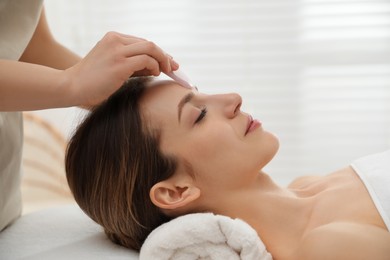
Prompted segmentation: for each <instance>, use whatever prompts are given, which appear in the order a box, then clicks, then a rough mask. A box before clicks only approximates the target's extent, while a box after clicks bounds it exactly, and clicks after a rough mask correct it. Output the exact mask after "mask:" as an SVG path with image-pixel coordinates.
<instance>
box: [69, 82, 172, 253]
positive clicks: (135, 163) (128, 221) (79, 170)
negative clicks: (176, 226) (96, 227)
mask: <svg viewBox="0 0 390 260" xmlns="http://www.w3.org/2000/svg"><path fill="white" fill-rule="evenodd" d="M148 82H149V79H148V78H145V77H142V78H132V79H129V80H128V81H127V82H125V84H124V85H123V86H122V87H121V88H120V89H119V90H118V91H117V92H116V93H114V94H113V95H112V96H111V97H109V98H108V99H107V100H106V101H105V102H104V103H102V104H101V105H99V106H98V107H96V108H95V109H94V110H93V111H92V112H91V113H90V114H89V115H88V116H87V118H86V119H85V120H84V121H83V123H81V125H80V126H79V127H78V129H77V131H76V132H75V134H74V135H73V137H72V138H71V140H70V143H69V144H68V148H67V153H66V158H65V167H66V176H67V179H68V183H69V186H70V189H71V191H72V193H73V195H74V197H75V199H76V201H77V203H78V204H79V206H80V207H81V209H82V210H83V211H84V212H85V213H86V214H87V215H88V216H90V217H91V218H92V219H93V220H94V221H96V222H97V223H98V224H100V225H102V226H103V228H104V231H105V233H106V234H107V235H108V237H109V238H110V239H111V240H112V241H113V242H115V243H117V244H120V245H123V246H125V247H129V248H132V249H135V250H139V249H140V248H141V245H142V243H143V242H144V240H145V239H146V237H147V236H148V234H149V233H150V232H151V231H152V230H153V229H154V228H156V227H157V226H159V225H161V224H162V223H164V222H167V221H169V217H167V216H165V215H164V214H163V213H162V212H161V211H160V210H159V209H158V208H157V207H156V206H155V205H154V204H153V203H152V202H151V200H150V197H149V191H150V189H151V187H152V186H153V185H154V184H155V183H157V182H159V181H162V180H165V179H168V178H169V177H171V176H172V175H173V174H174V172H175V170H176V167H177V163H176V160H175V159H174V158H171V157H168V156H165V155H163V154H162V153H161V152H160V150H159V142H158V132H153V131H151V130H148V129H147V128H148V127H147V126H146V125H145V122H144V123H143V121H142V117H141V113H140V111H139V99H140V97H141V96H142V94H143V93H144V90H145V87H146V85H147V83H148Z"/></svg>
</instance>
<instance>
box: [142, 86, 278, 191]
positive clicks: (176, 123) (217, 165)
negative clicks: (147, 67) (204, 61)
mask: <svg viewBox="0 0 390 260" xmlns="http://www.w3.org/2000/svg"><path fill="white" fill-rule="evenodd" d="M241 103H242V99H241V97H240V96H239V95H238V94H234V93H232V94H218V95H206V94H202V93H200V92H198V91H197V90H194V89H193V90H190V89H186V88H183V87H181V86H180V85H178V84H176V83H175V82H171V81H168V82H165V83H162V84H158V85H156V86H151V87H149V88H148V89H147V91H146V93H145V95H144V96H143V98H142V99H141V103H140V104H141V112H142V115H143V117H144V118H145V119H146V120H147V121H146V122H148V123H149V125H151V126H152V127H153V128H156V129H158V130H159V131H160V134H161V135H160V148H161V151H162V152H163V153H164V154H168V155H174V156H175V157H176V158H178V160H179V167H178V168H179V169H185V167H184V164H185V163H188V164H190V165H191V166H192V168H193V170H194V175H195V179H196V181H197V182H198V184H199V185H200V186H201V187H202V189H214V190H215V189H216V188H220V189H227V190H229V189H234V188H238V187H241V186H242V185H247V184H250V183H251V182H252V181H253V178H256V176H257V175H258V172H259V170H261V169H262V168H263V167H264V166H265V165H266V164H267V163H268V162H269V161H270V160H271V159H272V158H273V156H274V155H275V153H276V152H277V150H278V147H279V143H278V139H277V138H276V137H275V136H274V135H273V134H271V133H269V132H266V131H265V130H264V129H263V127H262V126H261V123H259V122H258V121H256V120H255V121H252V119H251V116H250V115H248V114H246V113H244V112H242V111H241V110H240V106H241Z"/></svg>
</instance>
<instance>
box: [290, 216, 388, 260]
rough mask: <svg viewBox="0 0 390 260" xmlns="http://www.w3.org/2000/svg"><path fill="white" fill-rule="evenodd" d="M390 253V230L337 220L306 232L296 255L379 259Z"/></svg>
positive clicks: (305, 257)
mask: <svg viewBox="0 0 390 260" xmlns="http://www.w3.org/2000/svg"><path fill="white" fill-rule="evenodd" d="M389 256H390V233H389V232H388V231H386V230H384V229H382V228H379V227H376V226H372V225H362V224H357V223H350V222H337V223H331V224H327V225H324V226H321V227H318V228H315V229H313V230H312V231H310V232H309V233H307V234H306V235H305V237H304V238H303V239H302V242H301V244H300V246H299V248H298V250H297V252H296V255H295V256H294V257H293V259H302V260H304V259H318V260H322V259H345V260H348V259H354V260H357V259H377V260H381V259H383V260H385V259H389Z"/></svg>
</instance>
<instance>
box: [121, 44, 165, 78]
mask: <svg viewBox="0 0 390 260" xmlns="http://www.w3.org/2000/svg"><path fill="white" fill-rule="evenodd" d="M142 54H147V55H149V56H150V57H152V58H154V59H155V60H156V61H157V62H158V63H159V64H160V68H161V71H163V72H170V71H172V68H171V62H170V60H171V59H170V58H169V56H168V55H167V54H166V53H165V52H164V51H163V50H162V49H161V48H160V47H158V46H157V45H156V44H154V43H153V42H148V41H147V42H137V43H133V44H130V45H127V46H125V48H124V55H125V56H126V57H132V56H137V55H142Z"/></svg>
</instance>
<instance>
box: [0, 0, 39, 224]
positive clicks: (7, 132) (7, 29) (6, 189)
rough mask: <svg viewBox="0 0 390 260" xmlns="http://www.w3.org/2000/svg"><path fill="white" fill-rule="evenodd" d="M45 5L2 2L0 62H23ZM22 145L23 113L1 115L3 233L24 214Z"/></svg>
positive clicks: (27, 0)
mask: <svg viewBox="0 0 390 260" xmlns="http://www.w3.org/2000/svg"><path fill="white" fill-rule="evenodd" d="M42 2H43V0H0V59H6V60H19V59H20V56H21V55H22V54H23V52H24V50H25V48H26V46H27V45H28V43H29V41H30V39H31V37H32V35H33V33H34V31H35V28H36V26H37V23H38V20H39V17H40V13H41V9H42ZM0 87H1V86H0ZM22 144H23V120H22V114H21V112H0V231H1V230H3V229H4V228H5V227H6V226H7V225H8V224H10V223H11V222H12V221H13V220H15V219H16V218H17V217H18V216H19V215H20V213H21V209H22V203H21V194H20V177H21V169H20V166H21V157H22Z"/></svg>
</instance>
